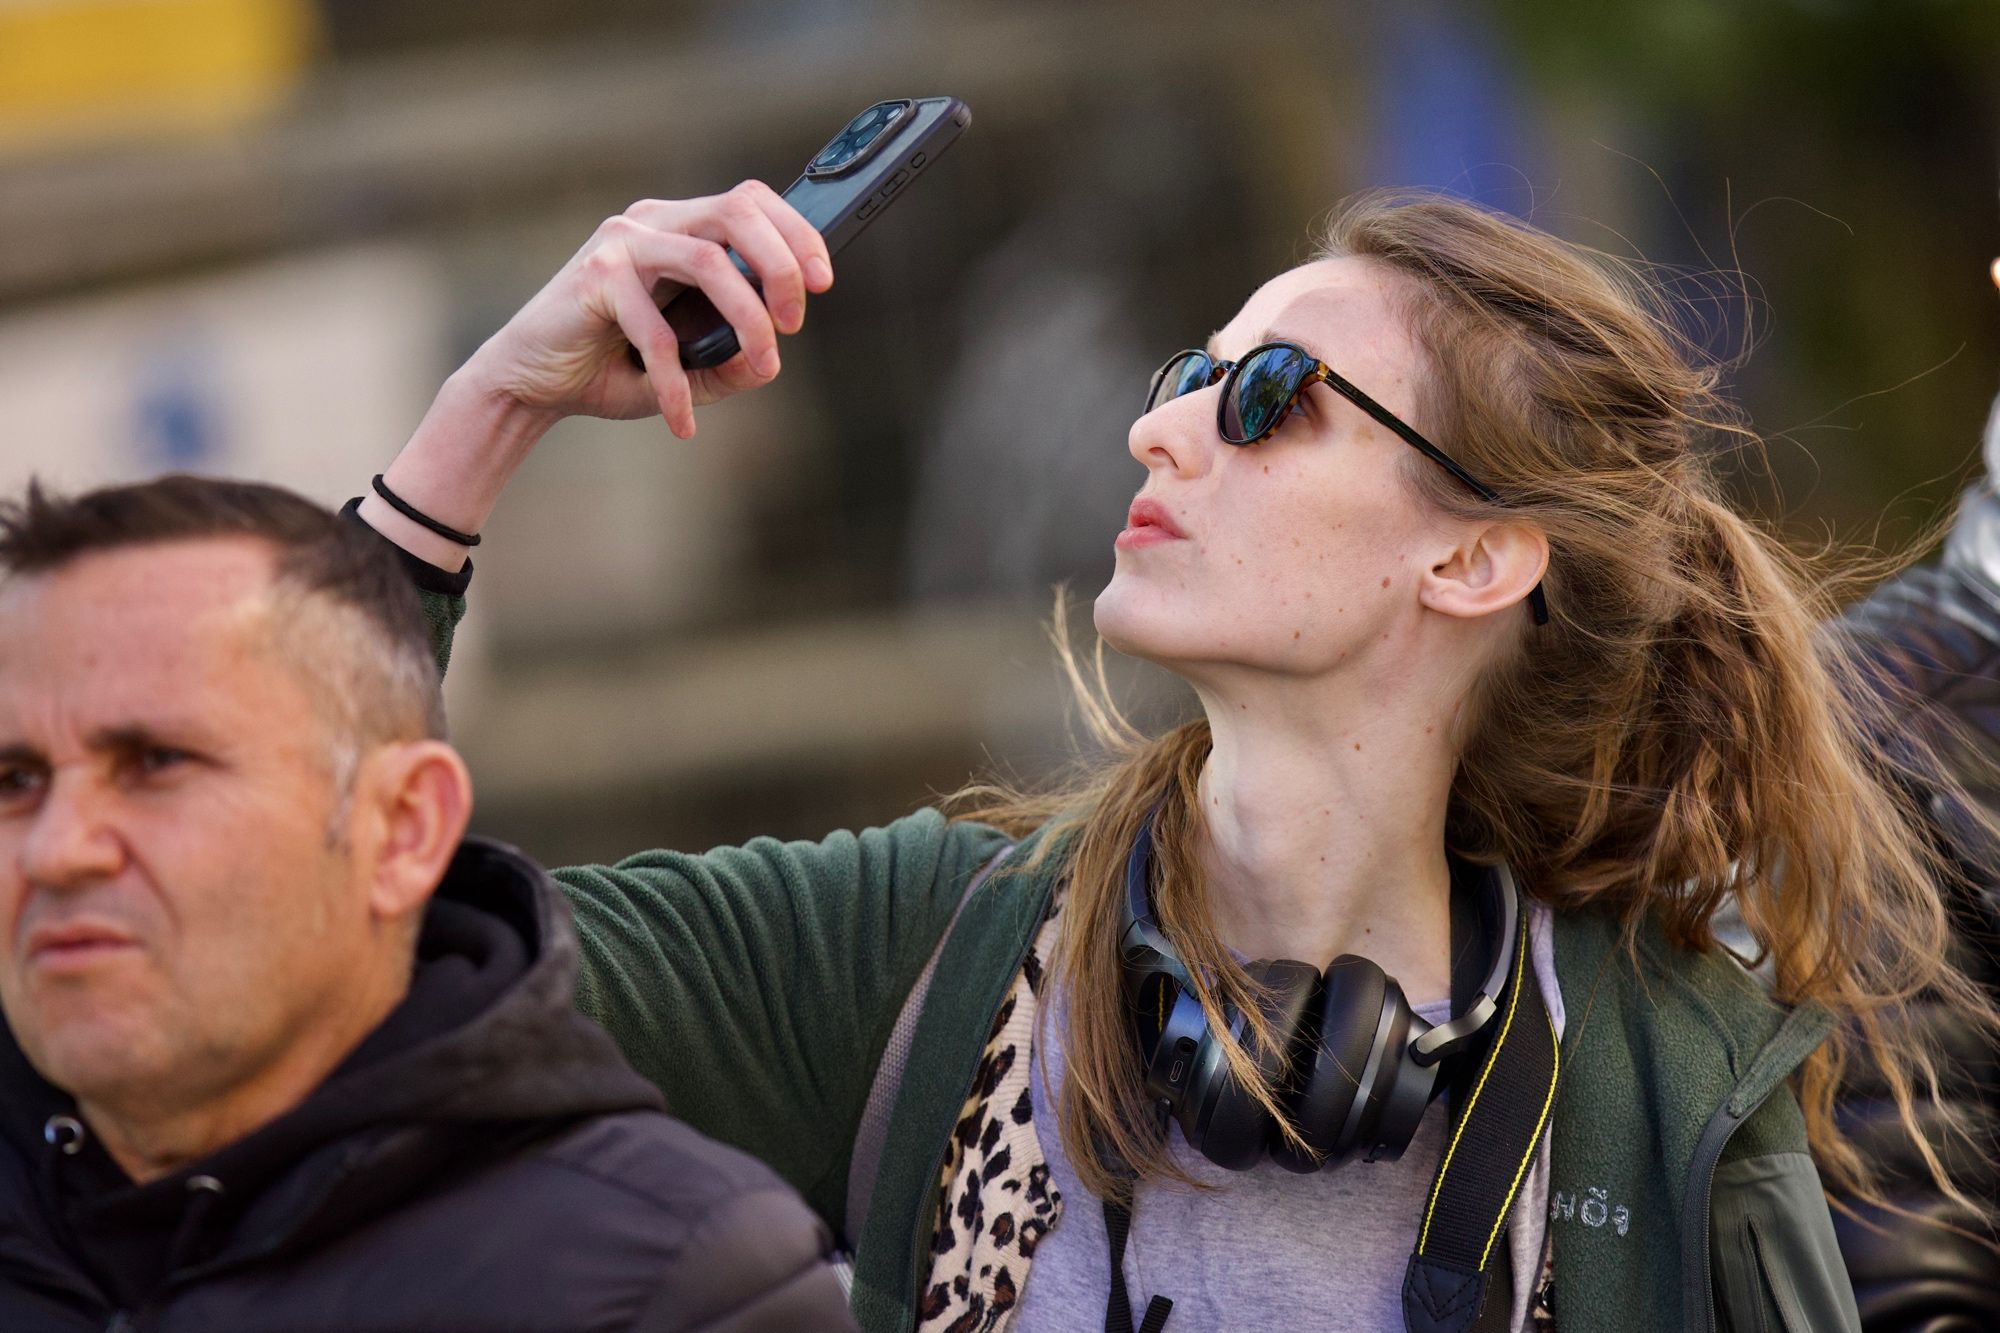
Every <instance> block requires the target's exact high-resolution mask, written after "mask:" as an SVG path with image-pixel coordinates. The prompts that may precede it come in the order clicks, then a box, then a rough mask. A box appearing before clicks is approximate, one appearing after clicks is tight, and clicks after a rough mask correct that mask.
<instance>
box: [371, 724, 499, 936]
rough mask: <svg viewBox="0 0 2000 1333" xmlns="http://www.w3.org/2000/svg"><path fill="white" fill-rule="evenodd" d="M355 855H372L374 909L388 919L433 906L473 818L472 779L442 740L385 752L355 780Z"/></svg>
mask: <svg viewBox="0 0 2000 1333" xmlns="http://www.w3.org/2000/svg"><path fill="white" fill-rule="evenodd" d="M354 799H355V803H356V807H357V808H356V809H355V810H354V812H353V819H354V821H355V825H356V828H357V832H360V830H361V828H362V827H365V829H366V832H365V834H363V835H362V837H361V838H360V839H359V840H358V841H357V846H356V850H357V851H359V850H361V848H362V847H363V846H365V847H366V848H367V849H368V850H369V851H370V852H372V856H373V865H372V866H371V868H370V871H371V873H370V882H369V890H368V905H369V908H370V910H371V911H372V912H373V913H374V915H375V916H376V917H377V918H378V919H380V920H384V921H401V920H407V919H410V918H412V917H414V916H415V915H416V914H417V913H419V912H421V911H422V910H423V907H424V904H425V903H427V902H429V901H430V896H431V892H432V890H434V889H436V888H437V885H438V881H439V880H441V879H443V878H444V872H445V868H446V867H447V866H449V865H450V864H451V858H452V856H453V854H454V853H456V852H457V851H458V844H459V843H460V841H462V840H463V839H464V837H465V827H466V824H467V823H468V822H470V820H471V818H472V775H471V773H470V772H468V771H467V770H466V767H465V761H464V760H463V759H461V758H459V756H458V751H456V750H454V749H452V748H451V746H449V745H447V744H445V743H444V742H443V741H435V740H422V741H400V742H396V743H392V744H389V745H384V746H381V747H379V748H378V749H377V750H376V751H375V752H374V753H373V754H371V755H369V756H368V757H367V759H366V760H364V761H363V763H362V765H361V771H360V772H359V773H358V774H356V776H355V784H354Z"/></svg>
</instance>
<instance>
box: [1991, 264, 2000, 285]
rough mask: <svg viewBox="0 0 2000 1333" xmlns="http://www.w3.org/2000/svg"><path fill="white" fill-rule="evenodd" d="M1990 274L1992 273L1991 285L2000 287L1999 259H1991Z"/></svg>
mask: <svg viewBox="0 0 2000 1333" xmlns="http://www.w3.org/2000/svg"><path fill="white" fill-rule="evenodd" d="M1992 274H1993V285H1994V286H1995V287H2000V259H1996V260H1994V261H1993V269H1992Z"/></svg>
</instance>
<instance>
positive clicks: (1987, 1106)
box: [1834, 404, 2000, 1333]
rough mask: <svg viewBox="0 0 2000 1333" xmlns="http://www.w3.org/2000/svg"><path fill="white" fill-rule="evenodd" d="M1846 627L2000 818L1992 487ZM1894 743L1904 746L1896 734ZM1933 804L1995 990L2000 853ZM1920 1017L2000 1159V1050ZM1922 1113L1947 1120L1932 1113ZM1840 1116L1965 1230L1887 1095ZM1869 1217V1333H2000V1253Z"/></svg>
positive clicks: (1968, 943) (1856, 1246)
mask: <svg viewBox="0 0 2000 1333" xmlns="http://www.w3.org/2000/svg"><path fill="white" fill-rule="evenodd" d="M1987 462H1988V468H1989V472H1990V473H1991V475H1992V476H2000V404H1996V406H1995V411H1994V417H1993V421H1992V424H1991V425H1990V426H1989V427H1988V431H1987ZM1843 628H1844V629H1845V630H1846V631H1847V632H1848V633H1850V634H1852V635H1854V636H1855V638H1856V639H1857V641H1858V643H1859V646H1860V647H1861V648H1862V650H1863V652H1864V654H1865V655H1866V656H1867V658H1868V659H1869V660H1870V661H1871V662H1872V663H1873V664H1874V665H1875V666H1876V668H1877V669H1879V670H1880V671H1881V672H1882V673H1883V674H1884V675H1885V676H1886V677H1887V678H1888V679H1890V680H1891V681H1893V682H1894V683H1895V684H1896V685H1897V686H1899V687H1901V688H1902V689H1904V690H1907V691H1909V692H1910V693H1911V694H1912V695H1914V696H1915V699H1916V700H1917V701H1919V703H1920V707H1919V708H1918V710H1917V712H1916V714H1915V715H1913V716H1910V717H1909V718H1907V724H1908V727H1909V729H1910V733H1911V734H1916V735H1924V736H1926V737H1927V738H1928V739H1929V740H1931V742H1932V743H1934V744H1936V745H1938V746H1939V747H1940V748H1941V749H1942V750H1943V751H1944V752H1945V753H1946V754H1947V756H1949V757H1951V758H1952V759H1953V760H1954V761H1955V763H1956V765H1957V767H1958V768H1959V769H1960V774H1961V776H1962V778H1963V779H1964V780H1965V781H1966V782H1967V784H1968V786H1969V787H1970V789H1971V791H1972V794H1973V798H1974V800H1975V801H1976V802H1977V803H1979V804H1981V805H1983V806H1984V807H1985V809H1986V810H1987V811H1988V812H1990V813H1992V814H2000V790H1996V788H1995V786H1994V774H1995V772H1996V771H2000V770H1996V767H1995V765H1996V764H2000V497H1996V495H1995V494H1994V491H1993V489H1992V481H1991V480H1989V481H1988V483H1987V484H1986V485H1984V486H1982V487H1980V488H1978V489H1976V490H1974V491H1973V492H1972V493H1971V494H1969V495H1967V497H1966V499H1965V502H1964V505H1963V507H1962V509H1961V510H1960V514H1959V518H1958V523H1957V526H1956V528H1955V529H1954V530H1953V532H1952V535H1951V539H1950V541H1949V542H1948V543H1947V545H1946V548H1945V556H1944V559H1943V561H1942V562H1941V563H1940V564H1939V565H1938V566H1937V567H1935V568H1931V569H1920V570H1916V571H1913V572H1912V573H1910V574H1907V575H1905V576H1904V577H1903V578H1901V579H1898V580H1896V581H1895V582H1894V583H1892V584H1890V585H1888V586H1886V587H1884V588H1883V589H1882V590H1881V591H1880V592H1878V593H1877V594H1876V595H1875V596H1873V597H1871V598H1869V599H1868V600H1867V601H1866V602H1864V603H1862V604H1861V605H1860V606H1858V607H1856V608H1855V609H1854V610H1853V611H1852V612H1850V613H1849V614H1848V615H1847V616H1846V617H1844V618H1843ZM1888 744H1889V745H1890V746H1891V748H1892V749H1893V747H1894V744H1895V738H1889V739H1888ZM1929 801H1930V806H1931V812H1932V815H1933V818H1934V824H1935V827H1936V829H1937V832H1938V836H1939V838H1940V841H1941V843H1942V845H1943V847H1944V849H1945V851H1946V852H1947V853H1948V855H1949V856H1950V857H1951V858H1952V859H1953V860H1954V861H1956V862H1957V864H1958V866H1959V867H1960V870H1961V874H1960V876H1959V882H1958V883H1957V884H1956V885H1954V886H1953V903H1952V906H1953V909H1954V913H1955V915H1956V917H1957V924H1958V926H1959V943H1958V951H1959V958H1958V961H1959V962H1960V964H1961V965H1962V966H1963V967H1964V968H1965V970H1966V971H1967V972H1968V973H1969V974H1970V975H1972V976H1973V977H1974V978H1976V979H1977V980H1979V981H1981V982H1982V983H1983V984H1985V985H1986V986H1987V988H1988V989H1989V990H1990V991H1992V992H1993V993H1994V994H1995V995H1996V996H2000V952H1996V948H1995V943H1996V940H2000V855H1996V852H1995V849H1994V847H1993V846H1992V844H1991V840H1990V839H1989V838H1988V837H1987V836H1986V835H1985V834H1984V833H1982V832H1981V831H1980V828H1979V826H1978V825H1977V824H1976V823H1975V821H1974V820H1973V818H1971V817H1970V814H1969V812H1968V811H1967V810H1966V809H1964V808H1961V807H1958V806H1955V805H1953V804H1952V803H1950V802H1949V801H1947V800H1945V799H1944V798H1942V797H1939V796H1937V795H1935V794H1932V795H1931V796H1930V797H1929ZM1913 1021H1914V1022H1916V1023H1918V1024H1921V1025H1924V1026H1926V1027H1928V1028H1929V1029H1930V1030H1931V1034H1932V1035H1933V1036H1934V1037H1936V1038H1938V1039H1940V1040H1941V1043H1942V1045H1943V1048H1944V1049H1945V1050H1946V1051H1947V1052H1949V1053H1950V1056H1951V1062H1950V1067H1949V1068H1948V1069H1947V1070H1946V1078H1947V1082H1946V1084H1945V1086H1944V1087H1943V1089H1942V1093H1943V1099H1944V1100H1945V1102H1946V1103H1948V1104H1950V1105H1952V1106H1955V1107H1956V1108H1957V1109H1959V1110H1960V1111H1961V1112H1963V1113H1964V1114H1965V1115H1966V1116H1967V1117H1968V1118H1969V1119H1970V1120H1971V1121H1972V1123H1973V1124H1974V1126H1975V1127H1976V1131H1977V1133H1978V1135H1979V1136H1980V1137H1981V1138H1982V1139H1983V1140H1984V1141H1985V1143H1986V1144H1987V1145H1988V1146H1989V1150H1990V1148H1991V1146H1992V1145H1993V1144H1994V1143H1995V1142H1996V1133H1995V1131H1996V1128H2000V1116H1996V1112H1995V1108H1996V1105H2000V1051H1995V1050H1993V1049H1992V1048H1991V1047H1990V1046H1987V1045H1985V1044H1983V1043H1981V1042H1980V1041H1978V1040H1977V1039H1975V1038H1972V1037H1970V1036H1969V1035H1968V1034H1966V1033H1965V1032H1963V1031H1961V1030H1959V1029H1958V1028H1957V1027H1956V1026H1955V1025H1952V1024H1951V1023H1949V1021H1948V1016H1947V1015H1946V1014H1945V1013H1944V1012H1943V1011H1942V1010H1941V1009H1939V1008H1937V1007H1935V1006H1923V1005H1919V1006H1918V1007H1917V1010H1916V1013H1915V1015H1914V1018H1913ZM1920 1109H1922V1110H1923V1112H1924V1113H1925V1114H1926V1115H1928V1116H1931V1117H1933V1118H1935V1117H1936V1116H1937V1112H1938V1107H1937V1105H1935V1104H1926V1105H1925V1106H1923V1107H1922V1108H1920ZM1840 1113H1841V1117H1842V1124H1843V1127H1844V1128H1845V1129H1846V1130H1847V1132H1848V1133H1849V1134H1850V1135H1852V1136H1853V1137H1854V1138H1855V1140H1856V1141H1857V1142H1858V1143H1859V1144H1860V1145H1861V1147H1862V1148H1863V1150H1864V1151H1865V1152H1867V1153H1868V1154H1869V1155H1870V1156H1871V1158H1872V1160H1873V1161H1874V1162H1875V1163H1876V1165H1877V1166H1878V1168H1880V1169H1881V1170H1882V1171H1883V1172H1884V1174H1885V1176H1886V1178H1887V1181H1888V1186H1889V1189H1888V1193H1889V1197H1890V1198H1891V1200H1892V1201H1893V1202H1895V1203H1896V1204H1898V1205H1900V1206H1902V1207H1904V1208H1907V1209H1911V1210H1914V1211H1915V1212H1916V1213H1918V1214H1920V1215H1923V1216H1927V1217H1932V1218H1939V1219H1944V1220H1949V1221H1952V1222H1955V1223H1959V1224H1961V1225H1964V1224H1967V1223H1968V1222H1969V1221H1970V1219H1968V1218H1966V1217H1964V1216H1963V1215H1961V1214H1959V1213H1958V1212H1956V1211H1955V1210H1954V1209H1952V1208H1951V1206H1950V1205H1949V1204H1948V1202H1947V1201H1946V1200H1944V1199H1942V1198H1941V1197H1939V1196H1938V1194H1937V1192H1936V1191H1935V1190H1934V1189H1933V1188H1931V1187H1930V1186H1929V1184H1928V1176H1927V1174H1926V1172H1925V1171H1924V1167H1923V1164H1922V1162H1921V1161H1920V1160H1918V1159H1917V1157H1916V1154H1915V1152H1914V1150H1913V1148H1912V1147H1911V1145H1910V1143H1909V1140H1908V1138H1907V1136H1906V1135H1905V1134H1904V1133H1903V1131H1902V1128H1901V1125H1900V1122H1899V1121H1898V1119H1897V1116H1896V1113H1895V1108H1894V1106H1893V1105H1892V1104H1891V1103H1890V1102H1889V1101H1888V1097H1887V1093H1886V1091H1885V1090H1884V1089H1883V1088H1882V1087H1880V1086H1878V1085H1876V1084H1875V1083H1873V1082H1871V1081H1869V1080H1867V1079H1865V1078H1857V1079H1855V1080H1853V1081H1852V1082H1850V1084H1849V1085H1848V1086H1847V1088H1846V1089H1845V1090H1844V1091H1843V1095H1842V1101H1841V1105H1840ZM1955 1165H1957V1166H1958V1167H1959V1169H1960V1171H1961V1172H1962V1179H1963V1180H1964V1181H1965V1182H1966V1184H1967V1185H1968V1186H1969V1192H1971V1193H1972V1194H1973V1195H1975V1196H1983V1197H1984V1198H1985V1199H1986V1200H1988V1201H1989V1202H1991V1201H1995V1200H2000V1174H1996V1172H1995V1170H1994V1169H1993V1166H1992V1164H1991V1163H1990V1162H1978V1161H1963V1162H1958V1163H1955ZM1861 1214H1862V1215H1861V1217H1860V1218H1858V1219H1857V1218H1849V1217H1843V1216H1840V1215H1839V1214H1838V1213H1836V1215H1835V1219H1834V1220H1835V1227H1836V1230H1837V1231H1838V1232H1839V1236H1840V1245H1841V1252H1842V1255H1843V1256H1844V1257H1845V1259H1846V1261H1847V1268H1848V1273H1849V1275H1850V1276H1851V1277H1852V1278H1853V1281H1854V1290H1855V1297H1856V1300H1857V1303H1858V1304H1859V1306H1860V1310H1861V1319H1862V1326H1863V1328H1864V1329H1866V1330H1867V1333H1973V1330H1992V1329H2000V1256H1996V1254H1995V1252H1994V1251H1993V1250H1992V1249H1990V1248H1988V1247H1986V1246H1985V1245H1982V1244H1980V1243H1979V1242H1978V1241H1976V1240H1973V1239H1971V1238H1969V1237H1965V1236H1958V1235H1953V1234H1951V1233H1950V1232H1947V1231H1944V1230H1941V1229H1940V1228H1937V1227H1934V1226H1928V1225H1925V1224H1923V1223H1921V1222H1917V1221H1913V1220H1911V1219H1909V1218H1907V1217H1899V1216H1897V1215H1896V1214H1894V1213H1893V1212H1889V1211H1885V1210H1881V1209H1863V1210H1861Z"/></svg>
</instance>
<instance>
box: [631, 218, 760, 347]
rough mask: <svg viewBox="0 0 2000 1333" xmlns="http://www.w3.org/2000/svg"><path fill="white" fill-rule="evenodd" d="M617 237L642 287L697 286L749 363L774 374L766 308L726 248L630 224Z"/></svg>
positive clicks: (673, 233)
mask: <svg viewBox="0 0 2000 1333" xmlns="http://www.w3.org/2000/svg"><path fill="white" fill-rule="evenodd" d="M618 241H619V243H620V244H621V245H623V246H624V247H625V250H626V253H628V254H629V255H630V256H631V258H632V262H633V264H634V265H635V266H636V267H637V269H638V272H639V277H640V279H641V280H642V281H643V282H644V283H645V285H646V288H647V290H648V291H650V290H652V288H653V287H654V285H655V284H656V283H657V282H658V281H659V280H660V279H661V278H668V279H671V280H673V281H674V282H678V283H682V284H684V285H686V286H689V287H699V288H700V289H701V291H702V294H703V295H705V296H706V297H708V299H709V303H710V304H712V305H713V306H714V307H715V308H716V311H717V312H718V313H720V314H721V316H722V317H723V318H724V319H725V320H728V321H729V325H730V327H731V328H733V329H735V330H736V342H737V344H738V346H740V347H742V349H743V354H744V355H745V356H747V357H749V358H750V364H751V365H753V366H755V367H756V368H757V369H758V370H759V371H760V372H762V373H763V374H765V375H767V376H769V375H775V374H777V373H778V330H777V329H776V328H775V327H773V325H772V323H771V312H770V311H769V310H767V309H765V307H764V299H763V298H762V297H760V296H759V295H757V289H756V288H755V287H752V286H751V285H750V280H749V279H748V278H746V277H744V276H743V272H742V270H740V269H738V268H737V267H736V265H735V264H733V263H731V262H730V259H729V252H728V251H727V250H724V249H723V248H722V247H721V246H720V245H718V244H716V243H715V242H714V241H705V240H702V239H700V238H699V237H695V236H688V235H685V234H683V233H678V232H664V231H655V230H653V229H652V228H651V227H646V226H642V225H640V224H639V223H636V222H627V223H625V225H624V226H623V227H621V228H620V229H619V231H618Z"/></svg>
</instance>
